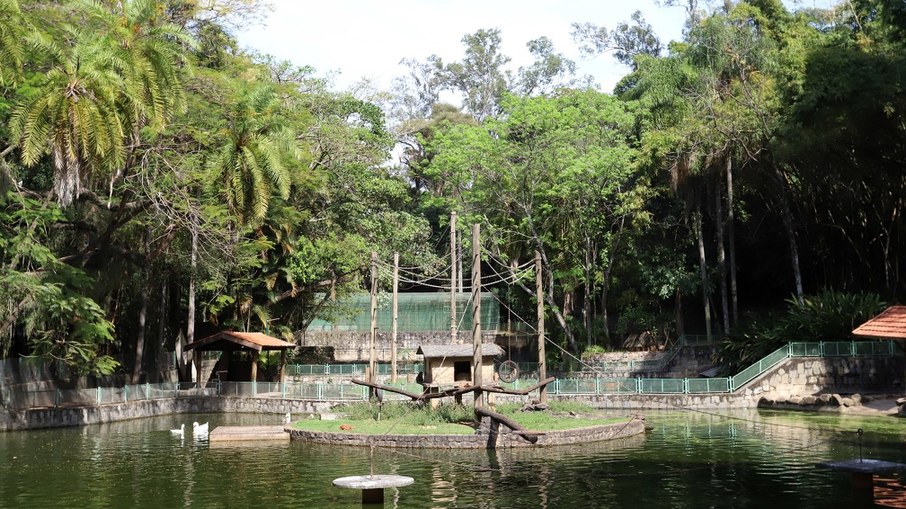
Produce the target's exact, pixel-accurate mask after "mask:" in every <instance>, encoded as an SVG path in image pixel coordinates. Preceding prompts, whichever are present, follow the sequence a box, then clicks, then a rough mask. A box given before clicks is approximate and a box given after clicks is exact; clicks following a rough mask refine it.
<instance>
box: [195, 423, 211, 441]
mask: <svg viewBox="0 0 906 509" xmlns="http://www.w3.org/2000/svg"><path fill="white" fill-rule="evenodd" d="M192 435H194V436H195V438H207V437H208V423H204V424H198V423H197V422H193V423H192Z"/></svg>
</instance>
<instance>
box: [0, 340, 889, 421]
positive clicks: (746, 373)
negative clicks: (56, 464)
mask: <svg viewBox="0 0 906 509" xmlns="http://www.w3.org/2000/svg"><path fill="white" fill-rule="evenodd" d="M896 353H897V350H896V346H895V345H894V343H893V342H892V341H841V342H814V343H805V342H796V343H789V344H787V345H784V346H782V347H780V348H778V349H777V350H775V351H773V352H771V353H770V354H768V355H767V356H765V357H764V358H762V359H760V360H759V361H758V362H756V363H754V364H752V365H751V366H749V367H747V368H745V369H743V370H742V371H740V372H739V373H737V374H736V375H734V376H731V377H729V378H641V377H637V378H627V377H621V378H604V377H584V378H559V379H557V380H555V381H554V382H553V383H551V384H549V385H548V386H547V391H548V394H562V395H606V394H709V393H712V394H713V393H730V392H735V391H736V390H738V389H740V388H741V387H743V386H744V385H745V384H747V383H749V382H751V381H752V380H754V379H755V378H757V377H759V376H760V375H762V374H764V373H765V372H767V371H768V370H770V369H771V368H773V367H774V366H776V365H777V364H778V363H780V362H782V361H783V360H785V359H788V358H790V357H843V356H846V357H873V356H888V355H894V354H896ZM338 366H362V367H364V366H363V365H351V364H344V365H340V364H337V365H324V370H323V371H324V372H325V373H331V374H333V373H336V374H340V373H343V374H350V373H358V372H357V371H356V369H354V368H351V367H345V368H342V369H334V368H337V367H338ZM408 366H411V367H412V369H413V370H414V369H416V367H418V368H419V369H420V366H418V365H413V364H409V365H408ZM379 372H380V370H379ZM361 373H364V370H363V371H361ZM536 383H538V380H537V379H518V380H516V381H515V382H512V383H506V384H502V385H503V386H504V387H508V388H511V389H516V390H522V389H525V388H527V387H530V386H532V385H534V384H536ZM388 385H389V384H388ZM393 385H394V386H395V387H399V388H401V389H404V390H407V391H409V392H412V393H420V392H421V391H422V386H421V385H419V384H416V383H405V382H404V383H397V384H393ZM7 394H8V399H7V401H6V405H7V406H9V407H10V408H14V409H26V408H38V407H45V408H46V407H66V406H93V405H104V404H112V403H128V402H131V401H139V400H150V399H163V398H178V397H187V396H224V397H257V398H283V399H305V400H315V401H361V400H366V399H367V398H368V388H367V387H365V386H361V385H356V384H352V383H350V382H348V381H341V382H338V383H331V382H305V383H298V382H229V381H219V380H212V381H211V382H209V383H208V384H207V386H205V387H198V386H197V385H196V384H195V383H157V384H139V385H126V386H124V387H97V388H91V389H71V390H67V389H49V390H32V391H16V390H9V391H8V393H7ZM383 397H384V399H386V400H405V399H407V397H406V396H404V395H401V394H395V393H391V392H389V391H384V393H383Z"/></svg>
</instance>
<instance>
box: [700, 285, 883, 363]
mask: <svg viewBox="0 0 906 509" xmlns="http://www.w3.org/2000/svg"><path fill="white" fill-rule="evenodd" d="M787 304H788V308H787V311H786V313H785V314H784V315H782V316H779V317H777V316H774V315H768V316H767V317H765V318H764V319H760V320H753V321H751V322H750V323H748V324H747V325H746V326H745V327H742V328H740V329H739V331H738V332H734V333H732V334H729V335H727V337H726V339H725V340H724V341H723V342H722V343H721V344H719V345H718V348H717V352H716V353H715V357H714V360H715V362H716V363H718V364H720V365H721V366H722V367H723V371H724V374H727V375H732V374H735V373H738V372H739V371H740V370H742V369H744V368H746V367H748V366H749V365H750V364H752V363H754V362H756V361H758V360H759V359H761V358H762V357H764V356H765V355H767V354H769V353H771V352H772V351H774V350H776V349H778V348H780V347H781V346H783V345H784V344H786V343H789V342H793V341H807V342H812V341H848V340H850V339H851V338H852V330H853V329H855V328H856V327H858V326H859V325H860V324H862V323H864V322H865V321H867V320H868V319H869V318H871V317H873V316H875V315H877V314H878V313H880V312H881V311H882V310H883V309H884V306H885V304H884V302H882V301H881V298H880V296H878V295H877V294H875V293H855V294H849V293H844V292H836V291H833V290H826V291H823V292H821V293H818V294H816V295H812V296H807V297H805V298H804V299H803V302H802V303H801V304H800V303H799V302H798V301H797V300H796V299H795V298H790V299H788V300H787Z"/></svg>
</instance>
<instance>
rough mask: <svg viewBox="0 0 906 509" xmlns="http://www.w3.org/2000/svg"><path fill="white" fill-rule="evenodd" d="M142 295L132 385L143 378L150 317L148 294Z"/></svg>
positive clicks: (143, 293)
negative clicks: (146, 330) (147, 321)
mask: <svg viewBox="0 0 906 509" xmlns="http://www.w3.org/2000/svg"><path fill="white" fill-rule="evenodd" d="M141 293H142V307H141V309H139V311H138V335H137V336H136V338H135V362H134V364H133V365H132V383H133V384H137V383H139V382H140V381H141V377H142V357H143V356H144V354H145V321H146V320H147V317H148V292H141Z"/></svg>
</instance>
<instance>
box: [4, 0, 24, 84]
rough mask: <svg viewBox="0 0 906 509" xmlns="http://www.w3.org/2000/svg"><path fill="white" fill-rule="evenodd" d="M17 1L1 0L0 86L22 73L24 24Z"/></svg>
mask: <svg viewBox="0 0 906 509" xmlns="http://www.w3.org/2000/svg"><path fill="white" fill-rule="evenodd" d="M23 21H24V20H23V18H22V12H21V11H20V10H19V4H18V2H16V0H0V85H4V84H6V83H7V82H9V81H15V79H16V78H18V77H19V74H20V73H21V71H22V53H23V49H24V48H23V47H24V45H23V44H22V41H23V39H24V37H23V30H22V29H23V28H24V22H23Z"/></svg>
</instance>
